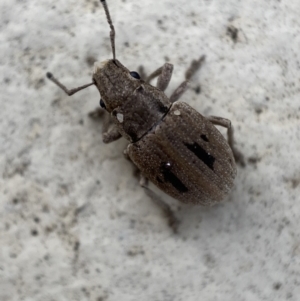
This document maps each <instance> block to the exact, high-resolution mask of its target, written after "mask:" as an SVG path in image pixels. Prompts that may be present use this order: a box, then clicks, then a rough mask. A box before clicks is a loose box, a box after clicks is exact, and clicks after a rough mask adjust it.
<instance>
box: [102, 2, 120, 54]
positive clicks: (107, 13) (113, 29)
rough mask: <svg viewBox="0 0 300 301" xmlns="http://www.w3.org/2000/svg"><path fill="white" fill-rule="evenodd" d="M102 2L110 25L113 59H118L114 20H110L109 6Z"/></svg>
mask: <svg viewBox="0 0 300 301" xmlns="http://www.w3.org/2000/svg"><path fill="white" fill-rule="evenodd" d="M100 2H101V3H102V5H103V8H104V10H105V14H106V18H107V22H108V24H109V27H110V29H111V30H110V43H111V49H112V53H113V59H114V60H115V59H116V47H115V36H116V34H115V28H114V25H113V23H112V20H111V18H110V14H109V10H108V6H107V3H106V1H105V0H100Z"/></svg>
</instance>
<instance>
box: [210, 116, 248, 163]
mask: <svg viewBox="0 0 300 301" xmlns="http://www.w3.org/2000/svg"><path fill="white" fill-rule="evenodd" d="M206 118H207V119H208V120H209V121H210V122H211V123H212V124H214V125H219V126H223V127H225V128H227V137H228V144H229V146H230V148H231V149H232V152H233V155H234V158H235V161H236V162H237V163H239V164H240V165H241V166H242V167H244V166H245V160H244V156H243V154H242V153H241V152H240V151H239V150H237V149H236V148H235V145H234V144H235V142H234V136H233V127H232V126H231V121H230V120H228V119H226V118H222V117H217V116H208V117H206Z"/></svg>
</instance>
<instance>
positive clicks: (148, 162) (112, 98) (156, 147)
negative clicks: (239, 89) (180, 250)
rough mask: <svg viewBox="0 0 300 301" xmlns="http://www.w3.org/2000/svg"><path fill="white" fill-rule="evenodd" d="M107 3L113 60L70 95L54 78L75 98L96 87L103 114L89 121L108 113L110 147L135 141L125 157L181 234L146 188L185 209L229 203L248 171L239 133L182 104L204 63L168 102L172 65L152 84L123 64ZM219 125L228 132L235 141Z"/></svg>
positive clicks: (225, 122) (196, 62) (100, 66)
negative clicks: (239, 168) (239, 171)
mask: <svg viewBox="0 0 300 301" xmlns="http://www.w3.org/2000/svg"><path fill="white" fill-rule="evenodd" d="M100 2H101V3H102V5H103V7H104V10H105V13H106V17H107V21H108V24H109V26H110V29H111V31H110V40H111V46H112V53H113V59H110V60H106V61H104V62H101V63H99V62H96V63H95V65H94V73H93V82H92V83H90V84H87V85H83V86H80V87H78V88H75V89H70V90H69V89H67V88H66V87H65V86H64V85H62V84H61V83H60V82H59V81H58V80H57V79H56V78H55V77H54V76H53V75H52V74H51V73H50V72H48V73H47V77H48V78H49V79H50V80H52V81H53V82H54V83H55V84H56V85H58V86H59V87H60V88H61V89H62V90H64V91H65V92H66V93H67V94H68V95H73V94H74V93H76V92H78V91H80V90H82V89H85V88H87V87H89V86H91V85H95V86H96V87H97V89H98V90H99V92H100V95H101V100H100V107H101V108H99V109H97V110H96V111H95V112H93V113H91V114H90V115H91V116H92V117H98V116H101V115H102V114H103V113H105V114H106V116H104V124H103V141H104V142H105V143H110V142H112V141H115V140H117V139H119V138H120V137H122V136H123V137H124V138H126V139H127V140H129V142H130V143H129V145H128V146H127V149H126V150H125V151H124V153H125V155H126V156H127V158H128V159H130V160H131V161H132V162H133V163H134V164H135V165H136V166H137V168H138V169H139V171H140V173H141V180H140V184H141V185H142V186H143V187H144V188H145V191H146V193H147V194H148V195H149V196H150V197H151V198H152V199H153V200H154V201H156V202H157V203H158V204H159V205H160V206H161V207H162V208H163V209H164V211H165V213H166V214H167V215H168V217H169V223H170V225H171V226H172V227H173V229H174V230H175V231H176V229H177V224H178V221H177V219H176V218H175V217H174V215H173V213H172V211H171V209H170V207H169V206H168V205H167V204H166V203H164V202H163V201H162V200H161V199H160V197H159V196H157V195H156V194H155V193H154V192H153V191H152V190H150V189H149V188H148V187H147V184H148V180H150V181H151V182H153V183H154V184H155V185H156V186H158V187H159V188H160V189H161V190H163V191H164V192H166V193H167V194H169V195H170V196H172V197H174V198H175V199H177V200H179V201H181V202H183V203H189V204H191V203H192V204H200V205H213V204H216V203H218V202H220V201H222V199H223V198H224V197H225V196H226V194H228V192H229V191H230V189H231V188H232V186H233V182H234V178H235V177H236V164H235V160H236V161H239V162H240V163H241V164H242V165H243V157H242V155H241V154H240V153H239V152H238V151H237V150H236V149H235V147H234V139H233V128H232V127H231V122H230V121H229V120H228V119H224V118H220V117H215V116H210V117H204V116H202V115H201V114H199V113H198V112H197V111H196V110H194V109H193V108H192V107H191V106H189V105H188V104H186V103H184V102H179V101H177V100H178V99H179V98H180V97H181V95H182V94H183V93H184V92H185V91H186V89H187V87H188V85H187V84H188V80H189V79H190V78H191V77H192V75H193V74H194V73H195V72H196V71H197V70H198V69H199V68H200V66H201V64H202V62H203V61H204V56H202V57H200V59H198V60H194V61H193V62H192V64H191V66H190V67H189V69H188V70H187V72H186V74H185V78H186V80H185V81H184V82H183V83H182V84H181V85H179V87H178V88H177V89H176V90H175V91H174V92H173V94H172V95H171V96H170V98H168V97H167V96H166V95H165V93H164V91H165V89H166V88H167V86H168V84H169V82H170V80H171V76H172V71H173V65H171V64H169V63H165V64H164V65H163V66H162V67H161V68H159V69H157V70H156V71H154V72H153V73H152V74H151V75H150V76H148V77H147V78H146V79H145V80H143V79H142V78H141V76H140V75H139V73H137V72H135V71H129V70H128V69H127V68H126V67H124V66H123V65H122V64H121V63H120V62H119V61H118V60H117V59H116V54H115V30H114V26H113V23H112V21H111V18H110V14H109V10H108V7H107V4H106V1H105V0H100ZM155 77H158V80H157V85H156V87H154V86H152V85H150V84H149V82H150V81H151V80H152V79H153V78H155ZM111 124H113V126H112V127H111ZM215 125H219V126H222V127H225V128H227V134H228V142H227V141H226V140H225V138H224V137H223V135H222V134H221V133H220V132H219V131H218V130H217V129H216V127H215Z"/></svg>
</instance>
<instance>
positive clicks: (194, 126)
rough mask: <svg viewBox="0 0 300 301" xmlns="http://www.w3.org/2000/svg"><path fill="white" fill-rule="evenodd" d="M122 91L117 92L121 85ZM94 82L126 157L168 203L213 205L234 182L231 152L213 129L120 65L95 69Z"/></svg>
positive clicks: (115, 62) (185, 106)
mask: <svg viewBox="0 0 300 301" xmlns="http://www.w3.org/2000/svg"><path fill="white" fill-rule="evenodd" d="M120 78H122V83H123V85H124V86H125V87H126V89H119V88H118V86H119V81H120ZM93 79H94V81H95V82H96V86H97V87H98V89H99V92H100V94H101V97H102V100H103V102H104V104H105V108H106V110H107V111H108V112H109V113H110V114H111V116H112V119H113V120H114V123H115V125H116V127H117V128H118V131H119V132H120V133H121V134H122V136H123V137H125V138H127V140H129V141H130V142H131V143H130V144H129V145H128V147H127V154H128V156H129V157H130V159H131V160H132V162H133V163H134V164H135V165H136V166H137V167H138V168H139V170H140V171H141V172H142V174H143V175H144V176H145V177H146V178H148V179H149V180H151V181H152V182H153V183H154V184H155V185H156V186H158V187H159V188H160V189H162V190H163V191H165V192H166V193H167V194H169V195H171V196H172V197H174V198H176V199H178V200H180V201H182V202H185V203H193V204H201V205H212V204H214V203H216V202H219V201H221V200H222V199H223V198H224V196H225V195H226V194H227V193H228V192H229V190H230V189H231V188H232V185H233V180H234V178H235V176H236V166H235V160H234V156H233V153H232V150H231V148H230V146H229V145H228V143H227V141H226V140H225V138H224V137H223V135H222V134H221V133H220V132H219V131H218V130H217V129H216V127H215V126H214V125H213V124H212V123H211V122H210V121H209V120H207V119H206V118H205V117H203V116H202V115H201V114H200V113H198V112H197V111H196V110H194V109H193V108H192V107H191V106H189V105H188V104H186V103H184V102H179V101H178V102H175V103H173V104H172V103H171V102H170V101H169V99H168V97H167V96H166V95H165V94H164V93H163V92H162V91H160V90H159V89H157V88H155V87H153V86H151V85H150V84H148V83H146V82H144V81H143V80H142V79H139V78H134V77H132V76H131V75H130V71H129V70H128V69H127V68H126V67H124V66H123V65H122V64H121V63H120V62H119V61H118V60H108V61H105V62H102V63H100V64H99V63H95V70H94V75H93Z"/></svg>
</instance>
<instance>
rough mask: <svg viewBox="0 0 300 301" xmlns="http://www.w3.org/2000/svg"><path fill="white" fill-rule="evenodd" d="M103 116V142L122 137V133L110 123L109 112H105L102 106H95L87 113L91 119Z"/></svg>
mask: <svg viewBox="0 0 300 301" xmlns="http://www.w3.org/2000/svg"><path fill="white" fill-rule="evenodd" d="M103 114H104V117H103V127H102V139H103V142H104V143H110V142H113V141H116V140H118V139H119V138H121V137H122V135H121V134H120V133H119V131H118V129H117V127H116V126H115V125H114V124H113V123H112V120H111V117H110V114H109V113H107V112H106V111H105V110H104V109H102V108H97V109H96V110H94V111H93V112H91V113H89V116H90V117H91V118H93V119H98V118H102V115H103Z"/></svg>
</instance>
